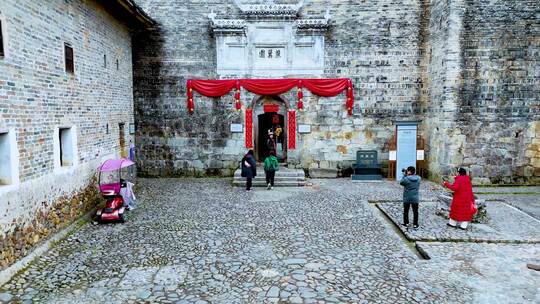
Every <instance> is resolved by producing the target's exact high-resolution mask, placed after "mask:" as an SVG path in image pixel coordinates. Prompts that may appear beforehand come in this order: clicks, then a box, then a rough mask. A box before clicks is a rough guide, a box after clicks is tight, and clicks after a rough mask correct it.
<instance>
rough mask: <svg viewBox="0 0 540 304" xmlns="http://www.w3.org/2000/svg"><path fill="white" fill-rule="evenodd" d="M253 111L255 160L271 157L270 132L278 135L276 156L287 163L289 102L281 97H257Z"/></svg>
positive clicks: (252, 105)
mask: <svg viewBox="0 0 540 304" xmlns="http://www.w3.org/2000/svg"><path fill="white" fill-rule="evenodd" d="M251 108H252V109H253V144H254V152H255V158H257V161H260V162H262V161H264V159H265V158H266V157H267V156H268V155H269V153H270V149H269V147H268V144H267V142H268V138H269V137H268V130H271V131H272V132H273V133H274V134H277V133H279V135H277V136H276V137H277V140H276V143H275V149H276V156H277V158H278V161H279V162H280V163H285V164H286V163H287V134H288V133H287V132H288V127H287V109H289V102H288V101H287V100H286V99H285V98H283V97H282V96H279V95H260V96H255V97H254V98H253V101H252V102H251Z"/></svg>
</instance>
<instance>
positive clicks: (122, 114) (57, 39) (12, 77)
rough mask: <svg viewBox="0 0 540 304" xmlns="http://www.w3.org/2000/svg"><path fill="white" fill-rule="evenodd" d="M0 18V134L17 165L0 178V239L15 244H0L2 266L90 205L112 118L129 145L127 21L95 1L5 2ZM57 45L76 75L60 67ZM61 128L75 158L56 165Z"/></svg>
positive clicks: (113, 152)
mask: <svg viewBox="0 0 540 304" xmlns="http://www.w3.org/2000/svg"><path fill="white" fill-rule="evenodd" d="M0 18H1V19H2V28H3V30H4V34H5V36H4V37H5V38H6V40H5V41H4V43H5V49H6V51H7V52H6V56H5V57H0V133H6V132H9V133H8V134H10V136H12V137H13V138H14V141H13V142H12V147H11V148H13V149H11V150H12V151H14V154H16V155H15V156H13V155H12V156H13V157H12V158H11V160H12V162H13V167H15V168H16V169H17V170H15V171H18V172H17V179H16V180H14V181H13V182H10V183H9V184H7V185H6V184H5V183H4V184H2V185H0V228H1V229H0V237H1V240H3V241H2V244H4V245H7V246H8V247H9V248H11V249H13V250H10V251H5V250H4V249H2V252H3V256H2V257H0V265H1V268H3V267H6V266H8V265H9V264H10V263H11V262H12V261H13V260H14V259H15V258H17V257H19V256H20V255H22V254H24V253H25V252H26V251H27V250H29V249H30V248H31V247H32V246H33V245H34V244H35V243H36V242H38V241H39V240H42V239H44V238H46V237H47V236H48V235H50V234H51V233H53V232H54V231H55V230H56V229H57V228H59V227H63V226H64V225H67V224H68V223H69V222H71V221H72V220H73V219H74V218H75V217H76V216H77V215H79V214H81V213H83V212H85V211H87V210H89V208H91V207H92V206H94V204H95V200H93V199H92V197H94V196H95V192H96V190H95V189H96V188H95V187H96V183H95V180H94V177H95V173H96V171H97V167H98V166H99V164H100V163H101V162H102V161H103V160H104V159H106V158H108V157H115V156H117V155H118V154H119V136H120V134H119V123H124V124H125V134H124V135H125V140H126V146H127V145H128V143H129V139H130V135H129V134H128V133H127V130H128V126H129V123H130V122H133V85H132V82H133V78H132V60H131V36H130V32H129V29H128V27H127V26H126V25H124V24H123V23H121V22H120V21H118V20H117V19H115V18H114V17H113V16H111V15H110V14H109V13H107V12H106V11H105V9H104V8H103V7H101V5H99V4H97V3H95V2H94V1H83V0H73V1H62V0H54V1H52V0H51V1H32V0H22V1H21V0H4V1H1V2H0ZM64 43H69V44H71V46H72V47H73V50H74V58H75V64H74V65H75V72H74V74H70V73H66V72H65V65H64ZM104 55H106V58H107V65H106V67H105V66H104V58H103V56H104ZM116 60H118V69H117V65H116ZM69 127H70V128H72V132H73V134H72V139H73V143H74V149H73V150H72V152H73V153H75V155H74V157H73V159H72V160H71V165H65V166H62V164H61V163H60V148H59V146H60V139H59V136H60V135H59V128H69ZM70 151H71V150H70ZM64 152H65V151H64ZM64 155H67V153H64ZM53 214H54V215H55V216H53ZM6 240H8V242H7V243H6V242H4V241H6ZM12 245H14V246H15V247H12Z"/></svg>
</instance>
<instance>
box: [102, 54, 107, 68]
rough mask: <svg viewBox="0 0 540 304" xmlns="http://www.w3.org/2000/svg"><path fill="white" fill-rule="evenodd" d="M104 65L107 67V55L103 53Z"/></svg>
mask: <svg viewBox="0 0 540 304" xmlns="http://www.w3.org/2000/svg"><path fill="white" fill-rule="evenodd" d="M103 67H104V68H107V55H105V54H103Z"/></svg>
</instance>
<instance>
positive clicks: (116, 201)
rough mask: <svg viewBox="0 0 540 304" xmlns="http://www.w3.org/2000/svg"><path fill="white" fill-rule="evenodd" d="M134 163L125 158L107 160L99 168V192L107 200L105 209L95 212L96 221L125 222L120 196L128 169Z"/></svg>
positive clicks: (124, 209) (125, 183) (123, 205)
mask: <svg viewBox="0 0 540 304" xmlns="http://www.w3.org/2000/svg"><path fill="white" fill-rule="evenodd" d="M134 164H135V163H134V162H132V161H131V160H129V159H127V158H122V159H109V160H106V161H105V162H103V164H101V166H100V167H99V179H98V185H99V191H100V192H101V195H102V196H103V198H104V199H106V200H107V202H106V203H105V208H103V209H99V210H98V211H97V212H96V219H97V221H99V222H121V223H123V222H124V221H125V218H124V212H125V211H126V206H125V202H124V198H123V197H122V195H121V194H120V192H121V191H122V188H125V187H126V186H127V181H126V178H128V177H129V178H132V177H131V176H129V173H128V170H126V169H125V168H128V167H130V166H133V165H134Z"/></svg>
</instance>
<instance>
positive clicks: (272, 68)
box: [209, 5, 330, 77]
mask: <svg viewBox="0 0 540 304" xmlns="http://www.w3.org/2000/svg"><path fill="white" fill-rule="evenodd" d="M284 6H287V5H284ZM291 7H292V9H295V10H297V9H299V7H297V6H294V7H293V6H291ZM270 8H271V9H269V8H268V6H261V9H262V10H263V11H260V12H259V11H257V9H258V7H256V6H249V7H248V8H242V9H243V10H245V11H244V13H246V14H247V15H243V17H244V19H216V18H215V17H216V14H215V13H211V14H209V17H210V19H211V22H212V29H213V32H214V37H215V39H216V51H217V73H218V75H219V76H220V77H227V76H235V77H286V76H293V75H294V76H300V75H321V74H323V71H324V31H325V30H326V28H327V25H328V20H329V18H330V16H329V15H328V14H327V15H325V16H324V19H316V18H310V19H308V20H307V21H306V20H301V19H298V18H296V17H294V18H290V16H289V15H287V16H289V17H288V18H284V16H285V15H286V13H287V14H290V12H289V11H291V10H292V9H291V8H289V7H288V6H287V7H283V8H282V7H281V6H276V7H275V8H273V6H272V7H270ZM248 9H249V10H248ZM280 10H283V14H282V15H283V16H281V15H280V12H281V11H280ZM249 14H257V18H250V16H249Z"/></svg>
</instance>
